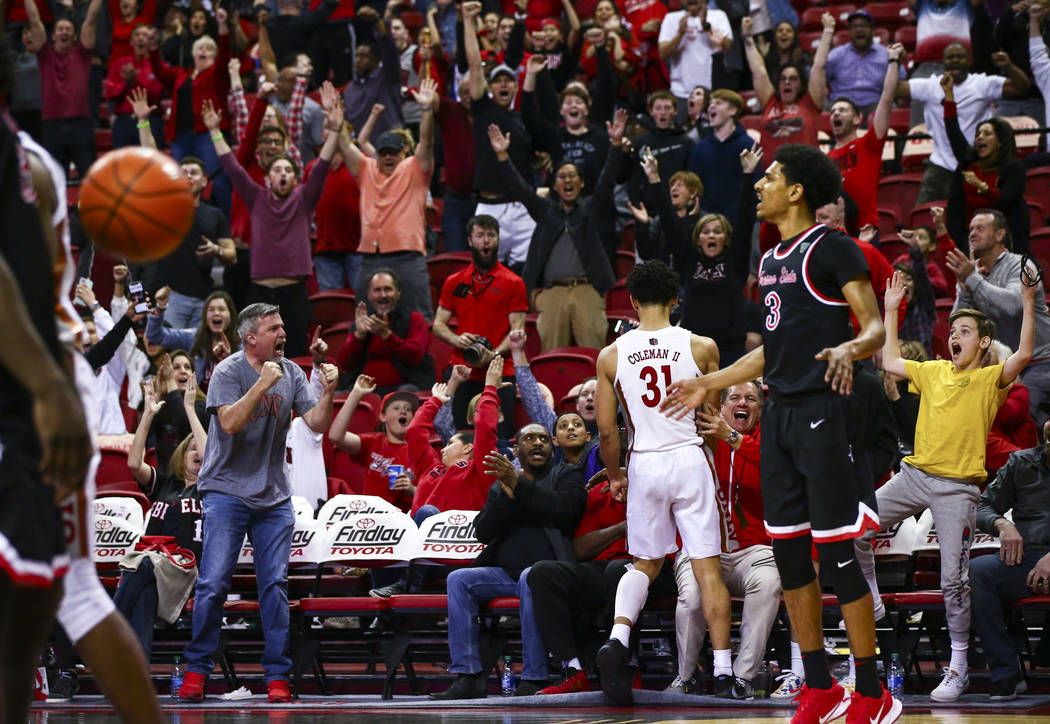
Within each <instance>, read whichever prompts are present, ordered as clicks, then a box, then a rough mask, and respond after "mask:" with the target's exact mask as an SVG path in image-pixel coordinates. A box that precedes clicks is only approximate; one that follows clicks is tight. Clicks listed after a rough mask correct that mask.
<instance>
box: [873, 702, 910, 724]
mask: <svg viewBox="0 0 1050 724" xmlns="http://www.w3.org/2000/svg"><path fill="white" fill-rule="evenodd" d="M903 711H904V704H902V703H901V701H900V699H894V700H893V706H892V707H891V708H890V710H889V711H888V712H886V715H885V716H883V717H882V718H880V719H879V720H878V721H875V722H872V724H893V722H895V721H897V720H898V719H900V718H901V713H902V712H903Z"/></svg>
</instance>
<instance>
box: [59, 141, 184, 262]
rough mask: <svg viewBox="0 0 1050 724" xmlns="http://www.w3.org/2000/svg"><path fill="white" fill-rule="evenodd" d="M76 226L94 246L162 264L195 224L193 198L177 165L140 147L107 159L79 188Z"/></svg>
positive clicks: (96, 165)
mask: <svg viewBox="0 0 1050 724" xmlns="http://www.w3.org/2000/svg"><path fill="white" fill-rule="evenodd" d="M79 206H80V220H81V222H82V223H83V224H84V230H85V231H86V232H87V234H88V236H90V237H91V238H92V239H93V240H94V241H95V243H97V244H98V245H99V246H100V247H102V248H103V249H105V250H106V251H108V252H109V253H110V254H113V255H114V256H116V257H119V258H122V259H126V260H128V261H132V262H147V261H155V260H157V259H161V258H163V257H165V256H167V255H168V254H170V253H171V252H172V251H174V250H175V247H177V246H178V245H179V243H180V242H181V241H182V239H183V237H184V236H186V233H187V232H188V231H189V230H190V225H191V224H192V223H193V214H194V211H193V194H192V193H191V192H190V182H189V181H188V180H187V179H186V177H185V175H183V173H182V169H181V168H180V167H179V164H178V163H177V162H176V161H175V160H174V159H172V158H171V157H169V156H165V155H164V154H163V153H161V152H159V151H156V150H154V149H152V148H146V147H144V146H128V147H126V148H121V149H119V150H117V151H110V152H109V153H107V154H105V155H104V156H102V157H101V158H99V159H98V160H97V161H95V163H94V164H92V166H91V168H90V169H88V173H87V175H86V176H85V177H84V183H83V184H82V185H81V188H80V204H79Z"/></svg>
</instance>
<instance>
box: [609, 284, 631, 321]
mask: <svg viewBox="0 0 1050 724" xmlns="http://www.w3.org/2000/svg"><path fill="white" fill-rule="evenodd" d="M605 312H606V314H623V315H626V316H628V317H632V318H634V319H637V318H638V313H637V312H636V311H634V307H632V306H631V297H630V295H629V294H628V293H627V287H626V286H624V283H623V282H622V281H621V282H617V283H616V286H614V287H613V288H612V289H610V290H609V291H608V292H606V293H605Z"/></svg>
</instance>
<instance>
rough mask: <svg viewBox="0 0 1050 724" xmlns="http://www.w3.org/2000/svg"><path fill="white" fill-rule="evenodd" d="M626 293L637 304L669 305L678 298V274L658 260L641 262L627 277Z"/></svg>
mask: <svg viewBox="0 0 1050 724" xmlns="http://www.w3.org/2000/svg"><path fill="white" fill-rule="evenodd" d="M626 285H627V291H628V293H629V294H630V295H631V297H632V298H633V299H634V300H635V301H636V302H638V303H639V304H660V305H666V304H670V303H671V300H673V299H674V298H675V297H677V296H678V291H679V289H680V287H681V281H680V280H679V278H678V272H676V271H675V270H674V269H672V268H671V267H669V266H667V264H665V263H664V262H662V261H660V260H658V259H652V260H650V261H643V262H642V263H641V264H638V265H636V266H635V267H634V269H632V270H631V273H630V274H628V275H627V282H626Z"/></svg>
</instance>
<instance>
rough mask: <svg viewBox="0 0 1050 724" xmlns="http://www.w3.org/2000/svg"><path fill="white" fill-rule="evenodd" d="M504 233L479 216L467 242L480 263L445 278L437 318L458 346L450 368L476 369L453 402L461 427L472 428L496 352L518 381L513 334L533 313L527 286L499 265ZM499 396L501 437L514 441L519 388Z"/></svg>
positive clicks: (439, 328) (439, 331)
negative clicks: (472, 409) (476, 399)
mask: <svg viewBox="0 0 1050 724" xmlns="http://www.w3.org/2000/svg"><path fill="white" fill-rule="evenodd" d="M499 232H500V227H499V222H498V221H496V219H494V218H493V217H491V216H487V215H480V216H474V217H472V218H471V219H470V220H469V221H468V222H467V241H468V243H469V244H470V253H471V256H472V257H473V259H474V263H473V264H471V265H470V266H468V267H467V268H466V269H463V270H461V271H458V272H456V273H455V274H453V275H452V276H450V277H449V278H448V279H446V280H445V284H444V286H443V287H442V288H441V299H440V301H439V302H438V308H437V313H436V314H435V315H434V334H435V335H437V336H438V338H440V339H441V340H442V341H443V342H446V343H448V344H450V345H452V346H453V347H455V349H454V350H453V351H452V360H451V363H450V368H451V366H455V365H457V364H465V365H467V366H469V367H471V373H470V379H469V380H467V381H466V382H464V383H462V384H461V385H460V386H459V387H458V388H457V390H456V394H455V396H454V397H453V398H452V417H453V420H454V422H455V425H456V428H457V429H463V428H466V427H469V425H467V404H468V403H469V402H470V399H471V398H472V397H473V396H474V395H476V394H478V393H479V392H481V391H482V390H483V389H484V386H485V385H484V381H485V370H486V368H487V367H488V364H489V361H490V360H491V359H492V356H493V354H502V355H503V356H504V357H503V358H504V363H503V377H504V379H513V378H514V363H513V361H512V360H511V358H510V355H508V354H507V351H508V350H509V349H510V333H511V331H512V330H515V329H525V313H526V312H527V311H528V309H529V302H528V298H527V297H526V295H525V282H523V281H522V280H521V277H519V276H518V275H517V274H515V273H514V272H512V271H511V270H510V269H508V268H507V267H505V266H503V265H502V264H500V263H499V261H497V253H498V250H499V238H500V237H499ZM453 316H455V317H456V319H457V320H458V326H457V332H458V333H457V332H453V331H452V330H451V329H450V328H449V326H448V322H449V320H450V319H452V317H453ZM476 345H480V349H479V348H477V347H476ZM472 346H475V349H479V351H480V354H479V355H475V354H473V353H472V352H473V350H472V351H471V353H468V355H464V350H467V348H469V347H472ZM467 356H469V357H470V360H469V361H468V359H467ZM499 395H500V409H502V410H503V420H504V422H503V424H502V426H501V428H500V435H501V436H503V437H505V438H508V439H509V438H510V437H511V436H512V435H513V433H514V426H513V425H514V389H513V387H504V388H501V389H500V390H499Z"/></svg>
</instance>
